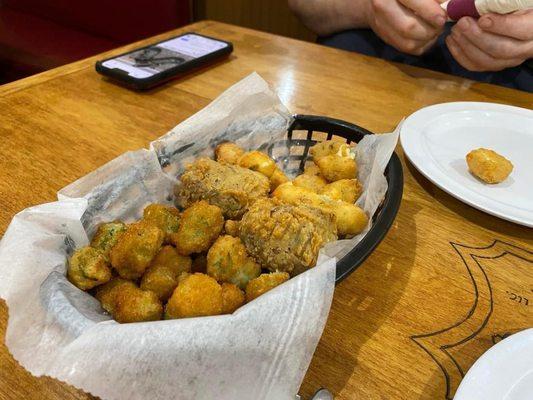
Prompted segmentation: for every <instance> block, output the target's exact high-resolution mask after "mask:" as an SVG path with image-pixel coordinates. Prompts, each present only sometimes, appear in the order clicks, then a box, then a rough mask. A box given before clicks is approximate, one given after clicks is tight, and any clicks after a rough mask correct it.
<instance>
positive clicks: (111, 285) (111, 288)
mask: <svg viewBox="0 0 533 400" xmlns="http://www.w3.org/2000/svg"><path fill="white" fill-rule="evenodd" d="M124 286H130V287H137V286H136V285H135V283H133V282H132V281H128V280H126V279H122V278H113V279H111V280H110V281H109V282H107V283H106V284H105V285H102V286H99V287H98V288H97V289H96V295H95V297H96V299H97V300H98V301H99V302H100V305H101V306H102V308H103V309H104V310H106V311H107V312H108V313H109V314H111V315H113V312H114V311H115V304H116V298H115V297H116V294H117V293H118V292H119V291H120V290H122V288H123V287H124Z"/></svg>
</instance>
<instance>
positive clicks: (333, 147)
mask: <svg viewBox="0 0 533 400" xmlns="http://www.w3.org/2000/svg"><path fill="white" fill-rule="evenodd" d="M350 147H351V146H350V145H348V144H346V143H342V142H339V141H336V140H325V141H323V142H320V143H317V144H315V145H314V146H313V147H311V148H310V149H309V153H310V154H311V156H313V158H314V159H315V160H316V159H318V158H320V157H324V156H329V155H332V154H336V155H339V156H341V157H346V156H347V155H348V154H349V152H350Z"/></svg>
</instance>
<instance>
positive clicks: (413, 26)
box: [371, 0, 441, 41]
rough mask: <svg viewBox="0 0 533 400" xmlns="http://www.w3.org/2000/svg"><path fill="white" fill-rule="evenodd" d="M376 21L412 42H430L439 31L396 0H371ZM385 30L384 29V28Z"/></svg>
mask: <svg viewBox="0 0 533 400" xmlns="http://www.w3.org/2000/svg"><path fill="white" fill-rule="evenodd" d="M371 1H372V8H373V11H374V17H375V19H376V21H378V20H381V23H382V25H388V26H389V29H391V30H393V31H395V32H396V34H398V35H400V36H401V37H404V38H408V39H412V40H427V41H429V40H432V39H433V38H434V37H435V36H436V35H437V34H438V33H439V32H440V31H441V29H438V28H435V27H433V26H431V25H430V24H428V23H427V22H425V21H424V20H423V19H422V18H420V17H417V16H416V15H415V14H414V13H413V12H412V11H410V10H408V9H407V8H405V7H403V6H402V5H401V4H400V3H398V2H397V1H396V0H371ZM385 28H386V27H385Z"/></svg>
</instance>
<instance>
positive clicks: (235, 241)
mask: <svg viewBox="0 0 533 400" xmlns="http://www.w3.org/2000/svg"><path fill="white" fill-rule="evenodd" d="M260 273H261V267H260V266H259V264H257V263H256V262H255V261H254V260H253V259H252V258H251V257H250V256H249V255H248V253H247V252H246V247H244V244H243V243H242V241H241V239H240V238H238V237H233V236H229V235H224V236H220V237H219V238H218V239H217V240H216V241H215V243H213V245H212V246H211V248H210V249H209V251H208V252H207V274H208V275H209V276H211V277H213V278H215V279H216V280H217V281H218V282H229V283H233V284H235V285H237V286H239V287H240V288H241V289H244V288H245V287H246V284H247V283H248V281H249V280H250V279H253V278H257V277H258V276H259V274H260Z"/></svg>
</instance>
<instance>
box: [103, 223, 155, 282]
mask: <svg viewBox="0 0 533 400" xmlns="http://www.w3.org/2000/svg"><path fill="white" fill-rule="evenodd" d="M164 238H165V233H164V232H163V231H162V230H161V229H159V228H158V227H157V226H155V225H152V224H150V223H147V222H146V221H142V220H141V221H139V222H136V223H133V224H130V225H129V226H128V228H127V230H126V232H124V234H123V235H121V236H120V238H119V239H118V241H117V244H116V245H115V246H113V248H112V249H111V252H110V254H109V256H110V259H111V265H112V266H113V268H114V269H115V270H116V271H117V272H118V274H119V275H120V277H121V278H124V279H138V278H140V277H141V276H142V274H143V273H144V271H145V270H146V268H148V266H149V265H150V263H151V262H152V259H153V258H154V257H155V255H156V254H157V253H158V252H159V249H160V248H161V245H162V244H163V239H164Z"/></svg>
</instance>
